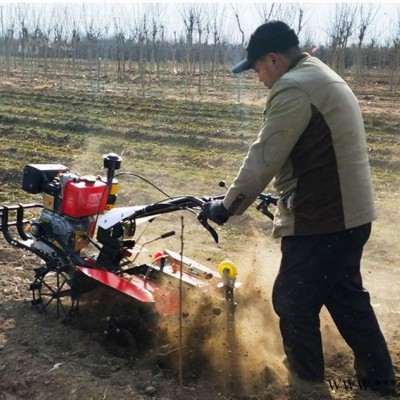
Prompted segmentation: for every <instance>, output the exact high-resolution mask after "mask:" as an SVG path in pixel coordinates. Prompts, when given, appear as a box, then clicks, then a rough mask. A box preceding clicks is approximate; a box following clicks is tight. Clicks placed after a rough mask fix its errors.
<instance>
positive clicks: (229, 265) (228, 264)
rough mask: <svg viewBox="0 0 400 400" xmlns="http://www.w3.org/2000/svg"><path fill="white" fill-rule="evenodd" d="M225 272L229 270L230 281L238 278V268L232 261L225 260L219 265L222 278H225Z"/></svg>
mask: <svg viewBox="0 0 400 400" xmlns="http://www.w3.org/2000/svg"><path fill="white" fill-rule="evenodd" d="M225 270H228V278H229V279H234V278H236V275H237V267H236V265H235V264H234V263H233V262H232V261H230V260H224V261H222V262H221V263H220V264H219V265H218V272H219V274H220V275H221V276H223V274H224V271H225Z"/></svg>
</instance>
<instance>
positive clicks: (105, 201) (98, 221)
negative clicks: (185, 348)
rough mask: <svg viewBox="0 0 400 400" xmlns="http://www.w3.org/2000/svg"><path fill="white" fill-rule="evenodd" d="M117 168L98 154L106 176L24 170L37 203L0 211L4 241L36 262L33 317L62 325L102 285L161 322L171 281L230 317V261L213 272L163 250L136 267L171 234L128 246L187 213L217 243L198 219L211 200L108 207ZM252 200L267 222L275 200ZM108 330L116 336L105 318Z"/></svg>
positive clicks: (173, 296) (170, 308)
mask: <svg viewBox="0 0 400 400" xmlns="http://www.w3.org/2000/svg"><path fill="white" fill-rule="evenodd" d="M121 162H122V158H121V157H120V156H118V155H116V154H113V153H111V154H108V155H106V156H104V157H103V164H104V168H105V169H106V171H107V176H79V175H78V174H75V173H72V172H70V170H69V168H67V167H66V166H64V165H61V164H28V165H27V166H26V167H25V169H24V171H23V178H22V189H23V190H25V191H26V192H28V193H31V194H39V193H40V194H41V195H42V201H41V202H40V203H31V204H17V205H4V206H2V207H0V221H1V230H2V233H3V235H4V237H5V239H6V240H7V242H8V243H10V244H11V245H12V246H15V247H19V248H21V249H25V250H28V251H30V252H32V253H34V254H35V255H37V256H38V257H39V258H40V259H41V260H42V262H41V265H40V266H39V267H38V268H35V269H34V278H33V282H32V283H31V285H30V290H31V292H32V304H33V306H35V307H36V308H37V309H38V310H39V311H40V312H50V311H54V312H55V313H56V316H57V317H61V318H62V319H63V321H68V320H69V319H70V318H71V317H72V316H73V315H74V313H75V312H77V311H78V309H79V303H80V301H81V299H82V297H84V295H86V294H87V293H90V292H92V291H94V289H96V288H98V287H99V286H100V287H101V286H107V287H111V288H113V289H115V290H117V291H118V292H121V293H122V294H123V296H125V297H127V298H128V299H130V300H131V301H132V302H133V303H135V305H136V306H138V307H137V308H142V307H143V309H146V310H147V311H146V313H147V312H148V311H149V310H150V312H153V313H154V314H157V315H161V316H166V315H169V314H173V313H175V312H177V311H178V310H179V307H178V306H179V304H180V302H179V299H180V298H179V296H180V294H181V292H179V290H178V288H179V285H178V284H177V283H179V284H182V285H184V287H185V289H188V290H184V291H183V292H184V293H185V296H190V293H193V291H196V293H200V294H201V296H212V297H214V298H217V299H221V300H226V301H227V302H228V304H229V310H230V311H229V312H230V313H233V310H234V297H233V291H234V287H235V284H236V283H235V281H236V267H235V266H234V265H233V264H232V263H231V262H222V263H221V264H220V266H219V268H218V269H217V270H214V269H212V268H209V267H206V266H204V265H202V264H200V263H198V262H195V261H193V260H191V259H189V258H187V257H185V256H183V255H181V254H179V253H176V252H174V251H172V250H167V249H166V250H163V251H161V252H158V253H156V254H155V256H154V258H153V259H152V260H151V262H146V263H138V262H137V261H136V260H137V259H138V258H140V257H139V255H140V252H141V250H142V248H143V246H144V245H148V244H149V243H150V242H153V241H155V240H158V239H163V238H166V237H169V236H172V235H174V234H175V232H174V231H169V232H166V233H164V234H162V235H160V236H158V237H156V238H155V239H152V240H149V241H147V242H145V243H144V244H143V245H142V246H141V247H140V248H139V249H137V248H136V247H135V246H137V241H138V240H139V239H140V237H141V235H138V234H137V233H138V231H139V230H138V229H137V228H138V226H139V225H140V224H142V223H144V222H147V223H149V222H151V221H153V220H154V218H156V217H157V216H158V215H160V214H166V213H173V212H176V211H181V210H188V211H190V212H192V213H195V214H197V215H198V221H199V222H200V223H201V224H202V225H203V226H204V228H205V229H207V230H208V232H210V234H211V235H212V237H213V238H214V240H215V241H218V236H217V233H216V231H215V230H214V229H213V227H211V226H210V225H209V223H208V221H207V220H205V219H204V218H201V213H200V211H201V209H202V207H203V206H204V204H205V203H206V202H207V201H209V200H210V199H211V197H207V198H203V197H196V196H181V197H174V198H166V199H165V200H163V201H160V202H156V203H152V204H148V205H142V206H130V207H115V202H116V200H117V192H118V185H119V183H118V180H117V178H118V177H119V176H120V175H124V174H128V173H119V174H118V173H116V172H117V170H119V169H120V167H121ZM133 175H135V174H133ZM136 176H138V175H136ZM222 197H223V196H217V197H212V198H213V199H215V198H222ZM260 200H261V203H260V204H259V206H258V209H259V210H261V212H263V213H264V214H265V215H267V216H270V217H271V216H272V215H271V213H270V211H269V210H268V206H269V205H270V204H271V203H273V204H276V198H275V197H274V196H272V195H270V194H262V195H260ZM142 234H143V232H142ZM138 236H139V238H138ZM189 289H190V290H192V289H193V291H192V292H190V291H189ZM110 324H111V325H112V326H113V330H114V331H118V328H116V329H115V321H114V320H112V318H111V320H110ZM105 332H109V330H108V331H107V330H105Z"/></svg>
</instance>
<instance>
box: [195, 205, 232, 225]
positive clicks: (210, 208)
mask: <svg viewBox="0 0 400 400" xmlns="http://www.w3.org/2000/svg"><path fill="white" fill-rule="evenodd" d="M230 216H231V213H230V212H229V211H228V210H227V209H226V208H225V207H224V205H223V200H211V201H209V202H208V203H206V204H205V205H204V207H203V210H202V211H201V213H200V218H204V219H210V220H211V221H213V222H215V223H216V224H218V225H223V224H224V223H225V222H226V221H228V219H229V217H230Z"/></svg>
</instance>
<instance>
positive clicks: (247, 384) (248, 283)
mask: <svg viewBox="0 0 400 400" xmlns="http://www.w3.org/2000/svg"><path fill="white" fill-rule="evenodd" d="M233 258H234V262H235V264H236V265H237V267H238V276H237V283H240V286H239V287H238V288H236V289H235V302H236V303H237V306H236V308H235V311H234V312H233V313H231V312H230V311H229V310H230V309H229V305H228V303H227V302H226V300H225V298H221V299H219V301H216V300H215V299H210V298H208V299H206V300H205V301H204V299H202V300H194V299H193V297H191V296H190V298H188V299H187V300H188V302H187V308H186V310H185V315H186V317H185V319H184V324H183V330H182V336H181V337H182V341H183V346H182V357H183V365H182V368H183V370H184V374H185V376H186V377H188V378H201V377H204V378H205V379H207V381H208V382H210V381H211V382H213V384H215V385H216V387H218V388H221V390H223V391H225V392H229V391H232V392H235V393H254V394H256V393H257V392H260V391H264V392H265V390H266V388H267V387H269V386H270V387H271V388H272V387H274V388H275V389H273V390H274V391H275V392H276V388H277V387H283V386H284V383H285V382H286V381H287V373H286V369H285V367H284V366H283V364H282V360H283V358H284V353H283V348H282V342H281V337H280V333H279V325H278V318H277V316H276V315H275V313H274V311H273V308H272V302H271V294H272V286H273V282H274V280H275V276H276V273H277V271H278V267H279V261H280V252H279V245H278V244H277V243H276V242H274V241H273V240H272V239H270V238H268V237H265V235H264V234H262V233H258V232H255V234H254V240H253V245H252V246H251V247H249V248H247V249H246V250H245V251H241V252H240V254H235V255H234V256H233V257H232V261H233ZM173 318H177V317H176V316H175V317H173ZM167 331H168V333H167V335H168V337H169V340H171V341H174V340H175V341H176V340H177V339H178V336H179V335H178V332H177V326H176V320H175V322H174V321H171V320H170V321H169V322H168V330H167ZM169 345H170V347H171V348H178V347H179V346H178V344H175V345H173V344H172V343H171V342H170V343H169ZM175 358H176V355H175ZM169 361H171V360H169ZM175 361H176V360H175ZM174 368H177V365H176V364H175V365H174Z"/></svg>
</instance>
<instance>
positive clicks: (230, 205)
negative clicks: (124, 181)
mask: <svg viewBox="0 0 400 400" xmlns="http://www.w3.org/2000/svg"><path fill="white" fill-rule="evenodd" d="M267 106H268V110H267V113H266V116H265V120H264V123H263V126H262V128H261V131H260V133H259V135H258V138H257V140H256V141H255V142H254V143H253V144H252V145H251V147H250V149H249V151H248V153H247V156H246V158H245V159H244V162H243V165H242V166H241V168H240V170H239V172H238V175H237V176H236V178H235V180H234V182H233V183H232V186H231V187H230V188H229V190H228V193H227V195H226V197H225V199H224V202H223V205H224V207H225V208H226V209H227V210H229V212H230V213H231V214H236V215H240V214H243V212H244V211H245V210H246V209H247V208H248V207H249V206H250V205H251V204H252V203H253V202H254V200H255V199H256V198H257V196H258V195H259V194H260V193H261V192H262V191H263V190H264V189H265V187H266V186H267V185H268V184H269V182H270V181H271V180H272V178H273V177H274V175H275V174H276V172H277V171H278V170H279V169H280V168H281V167H282V166H283V164H284V163H285V162H286V161H287V159H288V158H289V156H290V153H291V151H292V149H293V147H294V146H295V145H296V143H297V141H298V139H299V137H300V136H301V134H302V133H303V132H304V130H305V129H306V127H307V125H308V123H309V121H310V119H311V104H310V102H309V99H308V96H307V94H306V93H305V92H304V90H302V89H301V88H300V87H298V86H296V85H295V84H293V82H291V81H289V80H282V81H281V82H277V83H276V85H275V86H274V87H273V89H272V91H271V94H270V97H269V100H268V103H267Z"/></svg>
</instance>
